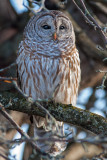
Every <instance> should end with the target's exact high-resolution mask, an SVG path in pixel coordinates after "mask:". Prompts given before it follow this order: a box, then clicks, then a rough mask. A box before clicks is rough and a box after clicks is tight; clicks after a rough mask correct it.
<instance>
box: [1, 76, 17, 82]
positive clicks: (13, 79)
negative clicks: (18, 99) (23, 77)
mask: <svg viewBox="0 0 107 160" xmlns="http://www.w3.org/2000/svg"><path fill="white" fill-rule="evenodd" d="M0 81H4V82H6V81H7V82H9V83H12V82H13V81H17V78H13V77H0Z"/></svg>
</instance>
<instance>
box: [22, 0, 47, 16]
mask: <svg viewBox="0 0 107 160" xmlns="http://www.w3.org/2000/svg"><path fill="white" fill-rule="evenodd" d="M28 1H29V2H31V3H34V4H37V5H39V9H37V10H35V9H33V8H31V7H29V6H27V5H26V4H25V3H24V0H23V6H25V7H26V8H27V9H28V10H30V11H31V12H32V13H33V14H37V13H38V12H40V11H41V10H46V7H45V0H41V2H37V1H33V0H28Z"/></svg>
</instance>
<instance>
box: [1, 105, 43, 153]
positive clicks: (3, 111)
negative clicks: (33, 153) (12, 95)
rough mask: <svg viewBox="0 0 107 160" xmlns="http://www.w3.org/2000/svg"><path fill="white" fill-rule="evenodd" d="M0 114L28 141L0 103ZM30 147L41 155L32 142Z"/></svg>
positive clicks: (28, 138)
mask: <svg viewBox="0 0 107 160" xmlns="http://www.w3.org/2000/svg"><path fill="white" fill-rule="evenodd" d="M0 112H1V114H2V115H3V116H4V117H5V118H6V119H8V120H9V122H10V123H11V124H12V125H13V126H14V128H15V129H16V130H17V131H18V132H19V133H20V134H21V136H22V137H25V138H26V139H27V140H28V141H29V140H30V137H29V136H28V135H27V134H26V133H25V132H23V130H22V129H21V128H20V126H19V125H18V124H17V123H16V122H15V121H14V120H13V119H12V117H11V116H10V115H9V114H8V113H7V112H6V111H5V108H4V106H3V105H2V104H1V103H0ZM31 145H32V146H33V147H34V148H35V149H36V150H37V151H38V152H40V153H42V154H45V153H43V152H42V151H41V150H40V148H39V147H37V145H36V144H35V143H34V142H31Z"/></svg>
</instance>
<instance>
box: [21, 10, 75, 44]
mask: <svg viewBox="0 0 107 160" xmlns="http://www.w3.org/2000/svg"><path fill="white" fill-rule="evenodd" d="M24 37H25V38H29V39H31V40H33V41H35V40H36V41H37V40H38V41H58V42H60V41H65V40H67V39H71V40H72V43H75V35H74V30H73V25H72V22H71V21H70V19H69V18H68V17H67V16H66V15H65V14H64V13H62V12H60V11H54V10H51V11H44V12H43V11H42V12H40V13H38V15H37V16H33V17H32V18H31V19H30V21H29V22H28V24H27V26H26V28H25V32H24Z"/></svg>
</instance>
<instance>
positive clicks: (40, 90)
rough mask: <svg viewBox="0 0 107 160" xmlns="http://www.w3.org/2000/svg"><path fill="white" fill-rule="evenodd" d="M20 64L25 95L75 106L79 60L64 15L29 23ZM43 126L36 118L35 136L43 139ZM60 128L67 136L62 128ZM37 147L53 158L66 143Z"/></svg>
mask: <svg viewBox="0 0 107 160" xmlns="http://www.w3.org/2000/svg"><path fill="white" fill-rule="evenodd" d="M17 64H18V75H19V79H20V82H21V89H22V91H23V92H24V93H25V94H27V95H28V96H30V97H32V98H33V99H34V100H38V99H49V98H53V100H54V101H55V102H60V103H63V104H73V105H75V104H76V98H77V94H78V87H79V82H80V59H79V54H78V50H77V49H76V46H75V35H74V30H73V26H72V23H71V21H70V20H69V18H68V17H67V16H65V15H64V14H63V13H62V12H60V11H44V12H40V13H39V14H38V15H37V16H34V17H32V18H31V19H30V21H29V22H28V24H27V26H26V28H25V31H24V35H23V40H22V41H21V43H20V45H19V50H18V56H17ZM44 124H45V125H46V119H45V120H44V119H43V118H39V117H36V118H35V136H38V137H40V136H41V135H40V132H39V131H40V129H41V128H40V127H42V126H43V125H44ZM58 125H59V126H60V125H61V127H60V131H61V134H62V135H64V133H63V124H62V123H60V122H58ZM54 129H55V128H54ZM54 129H53V130H54ZM45 130H46V128H45ZM46 135H48V136H50V137H52V136H53V135H52V133H51V132H50V131H48V130H47V131H46V132H45V133H44V134H42V137H43V136H44V137H45V136H46ZM37 145H38V146H39V147H40V148H41V149H43V150H44V151H45V152H47V153H49V154H50V155H52V156H55V155H57V154H59V153H60V152H61V151H63V150H64V149H65V147H66V144H65V143H64V142H52V143H50V144H45V143H41V142H39V141H38V142H37Z"/></svg>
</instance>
